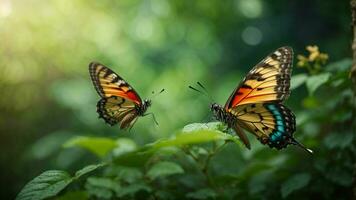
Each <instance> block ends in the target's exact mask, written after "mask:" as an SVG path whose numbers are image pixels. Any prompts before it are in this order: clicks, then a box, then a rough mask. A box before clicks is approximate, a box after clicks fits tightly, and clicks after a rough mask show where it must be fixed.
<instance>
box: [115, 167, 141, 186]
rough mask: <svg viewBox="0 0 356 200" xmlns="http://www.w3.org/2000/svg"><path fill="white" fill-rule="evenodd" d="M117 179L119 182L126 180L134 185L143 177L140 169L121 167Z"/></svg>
mask: <svg viewBox="0 0 356 200" xmlns="http://www.w3.org/2000/svg"><path fill="white" fill-rule="evenodd" d="M117 177H118V178H119V180H124V181H125V182H128V183H133V182H135V181H137V180H139V179H141V178H142V177H143V174H142V172H141V171H140V170H139V169H138V168H133V167H119V170H118V173H117Z"/></svg>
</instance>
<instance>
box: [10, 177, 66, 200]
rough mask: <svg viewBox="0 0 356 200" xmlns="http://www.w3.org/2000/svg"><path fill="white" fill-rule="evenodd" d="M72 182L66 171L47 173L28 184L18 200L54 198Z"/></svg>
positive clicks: (18, 196)
mask: <svg viewBox="0 0 356 200" xmlns="http://www.w3.org/2000/svg"><path fill="white" fill-rule="evenodd" d="M71 182H72V178H71V177H70V175H69V174H68V173H67V172H65V171H60V170H49V171H45V172H43V173H42V174H40V175H39V176H37V177H36V178H34V179H33V180H32V181H30V182H29V183H27V184H26V185H25V187H24V188H23V189H22V190H21V192H20V193H19V194H18V195H17V197H16V199H17V200H40V199H46V198H49V197H53V196H55V195H57V194H58V193H59V192H60V191H61V190H63V189H64V188H65V187H66V186H67V185H68V184H70V183H71Z"/></svg>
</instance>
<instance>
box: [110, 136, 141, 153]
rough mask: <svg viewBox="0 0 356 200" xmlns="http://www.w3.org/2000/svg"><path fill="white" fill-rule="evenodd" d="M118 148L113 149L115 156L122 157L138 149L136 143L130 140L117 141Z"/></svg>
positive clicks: (120, 139) (121, 139)
mask: <svg viewBox="0 0 356 200" xmlns="http://www.w3.org/2000/svg"><path fill="white" fill-rule="evenodd" d="M116 146H117V147H116V148H114V149H113V154H114V156H120V155H122V154H126V153H128V152H132V151H134V150H136V149H137V145H136V143H135V142H134V141H133V140H131V139H129V138H119V139H117V140H116Z"/></svg>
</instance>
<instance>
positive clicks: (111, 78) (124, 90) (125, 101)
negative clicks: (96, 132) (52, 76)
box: [89, 62, 151, 129]
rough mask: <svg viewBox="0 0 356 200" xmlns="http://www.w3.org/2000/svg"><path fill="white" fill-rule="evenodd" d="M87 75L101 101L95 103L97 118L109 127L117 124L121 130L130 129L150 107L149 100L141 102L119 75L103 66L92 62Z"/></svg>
mask: <svg viewBox="0 0 356 200" xmlns="http://www.w3.org/2000/svg"><path fill="white" fill-rule="evenodd" d="M89 73H90V77H91V80H92V81H93V84H94V87H95V89H96V91H97V92H98V94H99V95H100V97H101V99H100V100H99V101H98V103H97V112H98V113H99V117H100V118H103V119H104V120H105V122H106V123H108V124H110V125H111V126H113V125H115V124H117V123H119V124H120V128H121V129H127V128H132V127H133V125H134V124H135V122H136V120H137V118H138V117H139V116H144V115H145V112H146V111H147V108H148V107H150V106H151V101H150V100H144V101H142V100H141V97H140V96H139V95H138V94H137V92H136V91H135V90H134V89H133V88H132V87H131V86H130V85H129V84H128V83H127V82H126V81H125V80H124V79H123V78H121V77H120V76H119V75H117V74H116V73H115V72H113V71H112V70H111V69H109V68H107V67H105V66H104V65H102V64H100V63H97V62H92V63H90V64H89Z"/></svg>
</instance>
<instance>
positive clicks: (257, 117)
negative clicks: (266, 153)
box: [231, 103, 296, 149]
mask: <svg viewBox="0 0 356 200" xmlns="http://www.w3.org/2000/svg"><path fill="white" fill-rule="evenodd" d="M231 112H232V113H233V114H234V115H235V116H236V117H237V122H238V125H239V126H241V127H242V128H244V129H246V130H248V131H249V132H251V133H253V134H254V135H255V136H256V137H257V138H258V139H259V140H260V141H261V143H262V144H268V145H269V146H270V147H276V148H277V149H281V148H284V147H286V146H287V145H288V144H290V143H293V141H294V139H293V133H294V132H295V130H296V125H295V116H294V114H293V113H292V111H290V110H289V109H288V108H287V107H285V106H284V105H283V104H280V103H256V104H245V105H242V106H238V107H235V108H234V109H233V110H232V111H231Z"/></svg>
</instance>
